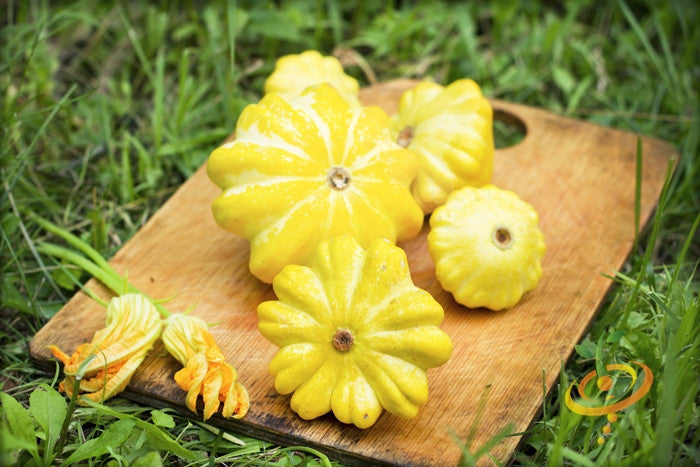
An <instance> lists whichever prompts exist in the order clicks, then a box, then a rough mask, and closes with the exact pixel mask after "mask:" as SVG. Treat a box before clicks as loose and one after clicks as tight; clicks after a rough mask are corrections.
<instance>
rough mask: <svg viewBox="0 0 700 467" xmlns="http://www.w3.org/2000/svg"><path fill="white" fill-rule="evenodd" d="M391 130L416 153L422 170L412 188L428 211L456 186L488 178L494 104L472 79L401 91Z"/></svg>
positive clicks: (491, 159)
mask: <svg viewBox="0 0 700 467" xmlns="http://www.w3.org/2000/svg"><path fill="white" fill-rule="evenodd" d="M391 132H392V136H393V137H394V139H395V140H396V141H397V142H398V143H399V144H400V145H402V146H404V147H407V148H409V149H411V150H413V151H415V152H416V154H417V155H418V162H419V164H420V172H419V174H418V177H417V178H416V181H415V182H414V183H413V186H412V187H411V191H412V192H413V196H414V197H415V198H416V200H417V201H418V204H419V205H420V206H421V208H422V209H423V212H425V213H426V214H429V213H431V212H432V211H433V210H434V209H435V208H436V207H437V206H440V205H441V204H443V203H444V202H445V200H446V199H447V195H449V194H450V193H451V192H452V191H454V190H456V189H457V188H461V187H463V186H467V185H468V186H481V185H484V184H486V183H489V182H490V181H491V175H492V173H493V153H494V143H493V109H492V107H491V104H490V103H489V101H488V99H486V98H485V97H484V96H482V94H481V89H480V88H479V86H478V85H477V84H476V83H475V82H474V81H473V80H470V79H461V80H458V81H455V82H453V83H452V84H450V85H449V86H447V87H443V86H441V85H439V84H437V83H432V82H429V81H422V82H420V83H418V84H417V85H416V86H415V87H414V88H413V89H409V90H408V91H406V92H405V93H404V94H403V95H402V96H401V100H400V101H399V110H398V113H397V114H396V115H394V116H393V117H392V123H391Z"/></svg>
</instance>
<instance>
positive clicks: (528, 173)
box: [30, 80, 676, 465]
mask: <svg viewBox="0 0 700 467" xmlns="http://www.w3.org/2000/svg"><path fill="white" fill-rule="evenodd" d="M413 85H415V82H414V81H409V80H397V81H391V82H388V83H384V84H379V85H375V86H372V87H369V88H366V89H364V90H363V91H362V92H361V100H362V101H363V103H365V104H374V105H379V106H381V107H383V108H384V109H385V110H386V111H387V112H389V113H394V112H395V111H396V108H397V102H398V99H399V96H400V95H401V93H402V92H403V91H404V90H406V89H408V88H410V87H411V86H413ZM493 106H494V109H495V112H496V116H497V117H496V118H498V119H501V120H504V121H508V122H510V123H511V124H512V123H517V124H519V125H522V126H524V127H525V128H526V131H527V133H526V136H525V138H524V140H523V141H522V142H520V143H519V144H517V145H515V146H512V147H509V148H505V149H498V150H497V151H496V154H495V162H494V166H495V167H494V176H493V182H494V184H496V185H497V186H499V187H501V188H507V189H510V190H513V191H515V192H516V193H518V194H519V195H520V197H521V198H523V199H524V200H526V201H528V202H529V203H530V204H532V205H533V206H534V208H535V209H536V210H537V211H538V213H539V215H540V228H541V230H542V231H543V233H544V235H545V239H546V243H547V252H546V255H545V257H544V261H543V270H544V274H543V276H542V279H541V281H540V283H539V285H538V287H537V289H536V290H534V291H533V292H531V293H529V294H527V295H526V296H525V297H524V298H523V300H522V301H521V302H520V303H519V304H518V305H516V306H515V307H514V308H512V309H510V310H507V311H501V312H493V311H487V310H483V309H476V310H474V309H467V308H465V307H463V306H461V305H459V304H457V303H456V302H455V301H454V300H453V299H452V297H451V295H450V294H448V293H446V292H444V291H443V290H442V289H441V288H440V285H439V283H438V282H437V281H436V279H435V275H434V266H433V263H432V261H431V258H430V256H429V255H428V252H427V246H426V234H427V222H426V225H425V227H424V229H423V231H422V233H421V234H420V235H419V236H418V237H416V238H414V239H412V240H410V241H407V242H403V243H401V244H400V246H401V247H402V248H404V249H405V251H406V253H407V255H408V259H409V266H410V269H411V272H412V276H413V279H414V282H415V283H416V285H417V286H418V287H421V288H423V289H426V290H428V291H429V292H430V293H431V294H432V295H433V296H434V297H435V298H436V300H437V301H438V302H440V303H441V304H442V306H443V307H444V308H445V320H444V322H443V325H442V329H443V330H444V331H445V332H447V333H448V334H449V335H450V337H451V338H452V340H453V343H454V352H453V355H452V357H451V359H450V360H449V361H448V362H447V363H446V364H445V365H443V366H441V367H439V368H436V369H432V370H429V372H428V378H429V387H430V397H429V400H428V402H427V403H426V404H425V405H424V406H423V407H422V408H421V410H420V411H419V414H418V416H417V417H416V418H414V419H410V420H405V419H400V418H397V417H395V416H392V415H391V414H387V413H384V414H382V416H381V417H380V418H379V420H378V421H377V423H376V424H375V425H374V426H373V427H371V428H369V429H366V430H360V429H358V428H355V427H354V426H347V425H344V424H342V423H340V422H338V421H336V420H335V419H334V418H333V417H332V416H331V415H327V416H324V417H322V418H319V419H316V420H314V421H304V420H301V419H300V418H299V417H297V416H296V414H295V413H294V412H293V411H292V410H291V409H290V408H289V396H282V395H279V394H277V393H276V392H275V389H274V386H273V378H272V377H271V376H270V375H269V374H268V371H267V365H268V363H269V361H270V359H271V358H272V356H273V355H274V353H275V352H276V350H277V349H276V347H275V346H273V345H272V344H270V343H269V342H268V341H267V340H265V339H264V338H263V337H262V336H261V335H260V333H259V332H258V330H257V321H258V320H257V316H256V307H257V305H258V304H259V303H260V302H262V301H264V300H271V299H275V296H274V293H273V292H272V288H271V286H269V285H267V284H263V283H262V282H260V281H258V280H257V279H256V278H255V277H254V276H252V275H251V274H250V273H249V272H248V269H247V263H248V255H249V247H248V242H247V241H246V240H244V239H242V238H239V237H236V236H234V235H232V234H230V233H228V232H226V231H223V230H221V229H219V228H218V227H217V226H216V224H215V223H214V220H213V218H212V215H211V211H210V203H211V201H212V200H213V199H214V197H215V196H216V195H217V194H218V193H219V189H218V188H216V187H215V186H214V185H213V184H212V183H211V182H210V181H209V179H208V178H207V176H206V173H205V171H204V168H203V167H202V168H200V169H199V170H198V171H197V172H196V173H195V174H194V175H193V176H192V177H191V178H190V179H189V180H188V181H187V182H186V183H184V184H183V185H182V187H181V188H180V189H179V190H178V191H177V192H176V193H175V194H174V195H173V196H172V197H171V198H170V199H169V200H168V201H167V202H166V203H165V204H164V205H163V206H162V208H161V209H160V210H159V211H158V212H157V213H156V214H155V215H154V216H153V217H152V218H151V219H150V220H149V221H148V223H147V224H146V225H144V227H143V228H142V229H141V230H140V231H139V232H138V233H137V234H136V235H135V236H134V237H133V238H132V239H131V240H130V241H129V242H128V243H127V244H126V245H125V246H124V247H123V248H122V249H121V250H120V251H119V252H118V253H117V254H116V255H115V256H114V258H113V259H112V260H111V264H112V265H113V266H114V267H115V268H116V269H117V271H119V272H120V273H121V274H126V273H127V271H128V277H129V279H130V281H132V282H133V284H134V285H135V286H136V287H138V288H140V289H141V290H143V291H144V292H145V293H147V294H149V295H150V296H151V297H154V298H165V297H173V296H174V298H173V299H172V300H171V301H170V302H169V303H168V304H167V306H168V308H169V309H170V310H171V311H182V310H185V309H187V308H190V307H191V306H192V305H196V308H195V311H194V312H193V313H194V314H196V315H197V316H200V317H202V318H204V319H205V320H206V321H208V322H217V323H219V324H217V325H216V326H215V327H213V328H211V332H212V334H213V335H214V338H215V339H216V341H217V342H218V344H219V346H220V347H221V349H222V351H223V352H224V354H225V355H226V358H227V360H228V361H229V362H230V363H232V364H233V365H234V366H235V367H236V368H237V370H238V373H239V381H240V382H241V383H242V384H243V385H244V386H246V388H247V389H248V391H249V394H250V400H251V406H250V412H249V413H248V414H247V415H246V417H245V418H244V419H243V420H223V419H221V418H220V417H218V416H215V417H214V418H212V419H211V420H210V421H211V422H212V423H213V424H215V425H219V426H221V427H224V428H227V429H230V430H232V431H234V432H238V433H243V434H249V435H252V436H254V437H257V438H260V439H264V440H268V441H271V442H274V443H279V444H283V445H300V444H301V445H307V446H312V447H315V448H317V449H319V450H321V451H323V452H325V453H327V454H328V455H329V456H330V457H331V458H333V459H337V460H339V461H341V462H343V463H347V464H361V465H367V464H368V463H390V464H401V465H408V464H411V465H455V464H456V463H457V462H458V460H459V456H460V449H459V447H458V445H457V444H456V442H455V441H454V439H453V435H454V436H457V437H459V438H461V439H465V438H466V437H467V436H468V435H469V432H470V429H471V427H472V425H473V423H474V421H475V420H476V419H477V416H478V414H477V409H478V407H479V403H480V399H481V395H482V394H484V393H486V394H488V398H487V399H486V403H485V406H484V408H483V412H482V413H481V417H480V423H479V426H478V430H476V433H475V437H474V441H473V446H475V447H478V446H480V445H481V444H482V443H484V442H485V441H487V440H488V439H489V438H490V437H492V436H493V435H495V434H496V433H497V432H499V430H501V429H502V428H504V427H505V426H507V425H508V424H511V423H512V424H513V426H514V429H515V431H517V432H519V431H523V430H525V429H527V428H528V426H529V425H530V423H531V422H532V421H533V419H534V417H535V416H536V415H537V414H538V411H539V410H540V407H541V403H542V400H543V374H544V383H545V384H546V388H547V390H549V389H550V388H551V387H552V386H553V385H555V384H556V382H557V377H558V374H559V371H560V368H561V364H562V362H564V361H566V360H567V359H568V358H569V356H570V355H571V353H572V350H573V347H574V345H575V344H576V343H577V342H578V341H579V339H580V338H581V337H582V335H583V334H584V332H585V331H586V329H587V327H588V325H589V323H590V322H591V320H592V319H593V317H594V316H595V314H596V312H597V311H598V309H599V308H600V306H601V303H602V301H603V299H604V296H605V294H606V293H607V291H608V289H609V288H610V286H611V281H610V280H609V279H607V278H606V277H604V276H603V275H604V274H611V273H612V271H613V270H615V269H619V268H620V267H621V266H622V265H623V263H624V261H625V259H626V258H627V256H628V254H629V253H630V250H631V248H632V246H633V239H634V231H635V227H634V226H635V219H634V202H635V155H636V152H637V135H635V134H632V133H627V132H622V131H618V130H613V129H610V128H606V127H602V126H597V125H594V124H590V123H584V122H580V121H576V120H572V119H569V118H564V117H560V116H557V115H554V114H552V113H548V112H546V111H543V110H540V109H537V108H532V107H527V106H523V105H518V104H514V103H509V102H502V101H497V100H494V101H493ZM212 149H213V148H212ZM675 155H676V154H675V150H674V148H672V147H671V146H670V145H668V144H666V143H664V142H661V141H658V140H654V139H651V138H643V176H642V180H643V182H642V190H641V222H642V225H644V224H646V222H647V221H648V219H649V217H650V214H651V213H652V211H653V209H654V207H655V204H656V202H657V200H658V196H659V194H660V192H661V189H662V185H663V182H664V176H665V172H666V166H667V162H668V160H669V159H670V158H672V157H675ZM88 285H89V287H91V288H92V289H93V290H96V291H98V292H99V293H100V294H101V295H102V296H103V297H109V294H108V292H107V291H106V290H105V289H103V288H101V287H100V286H99V284H97V283H95V282H94V280H93V281H91V282H90V283H89V284H88ZM103 325H104V309H103V308H102V307H100V306H99V305H97V304H96V303H94V302H93V301H92V300H91V299H89V298H88V297H87V296H86V295H85V294H83V293H82V292H80V293H77V294H76V295H75V296H74V297H73V298H72V299H71V300H70V301H69V302H68V303H67V304H66V305H65V306H64V307H63V308H62V309H61V310H60V311H59V312H58V314H56V316H55V317H54V318H53V319H51V320H50V321H49V322H48V323H47V324H46V326H44V327H43V328H42V329H41V330H40V331H39V332H38V333H37V334H36V336H35V337H34V338H33V340H32V341H31V347H30V351H31V356H32V358H33V359H35V361H36V362H37V364H38V365H40V366H42V367H45V368H50V369H53V368H54V365H55V363H54V362H53V361H52V360H51V359H50V354H49V352H48V351H47V350H46V348H45V347H46V345H48V344H56V345H58V346H59V347H61V348H62V349H63V350H64V351H66V352H73V351H74V349H75V348H76V347H77V346H78V345H79V344H80V343H81V342H84V341H88V340H90V339H91V337H92V334H93V333H94V332H95V331H96V330H97V329H99V328H101V327H103ZM178 369H179V365H178V364H177V363H176V362H175V360H174V359H173V358H171V357H169V356H168V355H167V353H165V352H164V350H163V347H162V345H161V344H160V343H159V344H157V345H156V347H155V348H154V350H153V351H152V352H151V353H150V354H149V356H148V357H147V359H146V360H145V361H144V363H143V365H142V366H141V367H140V368H139V370H138V372H137V373H136V374H135V375H134V378H133V379H132V382H131V384H130V385H129V387H128V388H127V391H126V392H125V393H124V395H125V396H126V397H129V398H132V399H134V400H136V401H138V402H141V403H144V404H149V405H152V406H158V407H162V406H169V407H174V408H176V409H178V410H181V411H184V412H185V413H189V414H191V413H190V412H187V410H186V409H185V408H184V392H183V391H181V390H180V389H179V388H178V387H177V386H176V384H175V383H174V381H173V379H172V376H173V374H174V372H175V371H177V370H178ZM485 390H486V391H485ZM191 415H192V416H193V417H196V416H194V415H193V414H191ZM200 416H201V412H200ZM518 442H519V437H510V438H506V439H505V440H503V441H502V442H501V443H500V444H498V445H497V446H496V447H495V449H494V450H493V451H492V452H493V454H494V455H495V457H496V458H497V459H499V460H501V461H507V460H508V459H509V458H510V456H511V454H512V452H513V450H514V449H515V448H516V446H517V443H518Z"/></svg>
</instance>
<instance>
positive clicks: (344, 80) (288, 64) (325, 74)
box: [263, 50, 360, 105]
mask: <svg viewBox="0 0 700 467" xmlns="http://www.w3.org/2000/svg"><path fill="white" fill-rule="evenodd" d="M320 83H329V84H331V85H332V86H333V87H335V88H336V89H337V90H338V92H340V94H341V95H342V96H343V98H344V99H345V100H346V101H347V102H348V103H349V104H351V105H360V101H359V100H358V97H357V96H358V94H359V91H360V85H359V84H358V83H357V80H356V79H355V78H353V77H352V76H350V75H347V74H345V72H344V71H343V66H342V65H341V64H340V61H339V60H338V59H337V58H335V57H332V56H324V55H321V54H320V53H319V52H317V51H315V50H307V51H306V52H302V53H300V54H291V55H285V56H283V57H280V58H278V59H277V62H276V63H275V69H274V71H273V72H272V74H270V76H268V77H267V79H266V80H265V84H264V85H263V91H264V92H265V94H268V93H271V92H274V93H277V94H280V95H281V96H282V97H284V98H285V99H291V98H294V97H296V96H298V95H300V94H301V93H302V91H304V89H306V88H307V87H309V86H311V85H314V84H320Z"/></svg>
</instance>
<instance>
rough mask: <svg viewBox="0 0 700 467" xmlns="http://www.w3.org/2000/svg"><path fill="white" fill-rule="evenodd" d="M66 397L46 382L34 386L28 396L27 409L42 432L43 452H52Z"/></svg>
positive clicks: (62, 416)
mask: <svg viewBox="0 0 700 467" xmlns="http://www.w3.org/2000/svg"><path fill="white" fill-rule="evenodd" d="M67 407H68V404H67V403H66V398H65V397H63V396H62V395H61V394H59V393H58V391H56V390H55V389H54V388H52V387H51V386H49V385H47V384H42V385H40V386H39V387H38V388H36V389H35V390H34V391H32V393H31V394H30V396H29V411H30V412H31V414H32V416H33V417H34V419H35V420H36V421H37V423H39V426H40V427H41V429H42V430H43V432H44V436H45V440H46V448H45V452H52V451H53V447H54V445H55V444H56V441H57V440H58V438H59V436H60V435H61V427H62V426H63V418H64V417H65V415H66V408H67Z"/></svg>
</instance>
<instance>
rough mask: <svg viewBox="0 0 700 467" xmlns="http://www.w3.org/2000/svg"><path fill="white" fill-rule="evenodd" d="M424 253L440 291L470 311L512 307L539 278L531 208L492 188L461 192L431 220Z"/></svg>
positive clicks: (540, 249) (539, 242) (539, 241)
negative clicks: (440, 286) (430, 258)
mask: <svg viewBox="0 0 700 467" xmlns="http://www.w3.org/2000/svg"><path fill="white" fill-rule="evenodd" d="M428 251H429V252H430V255H431V257H432V258H433V261H434V262H435V275H436V277H437V279H438V281H439V282H440V284H441V285H442V287H443V289H445V290H447V291H448V292H451V293H452V295H453V296H454V298H455V300H456V301H457V302H459V303H461V304H462V305H465V306H467V307H470V308H477V307H485V308H490V309H493V310H500V309H504V308H509V307H512V306H513V305H515V304H516V303H517V302H518V301H519V300H520V298H521V297H522V295H523V294H524V293H525V292H527V291H530V290H532V289H534V288H535V286H536V285H537V283H538V281H539V279H540V277H541V276H542V266H541V263H540V261H541V259H542V257H543V256H544V252H545V244H544V236H543V234H542V232H541V231H540V229H539V227H538V216H537V212H536V211H535V210H534V208H533V207H532V206H531V205H530V204H528V203H527V202H525V201H523V200H522V199H520V198H519V197H518V195H517V194H515V193H514V192H512V191H509V190H504V189H501V188H498V187H496V186H493V185H485V186H483V187H480V188H476V187H464V188H461V189H459V190H457V191H455V192H453V193H452V194H451V195H450V196H449V197H448V199H447V202H446V203H445V204H444V205H442V206H440V207H439V208H437V209H436V210H435V212H433V214H432V216H431V217H430V233H429V234H428Z"/></svg>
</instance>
